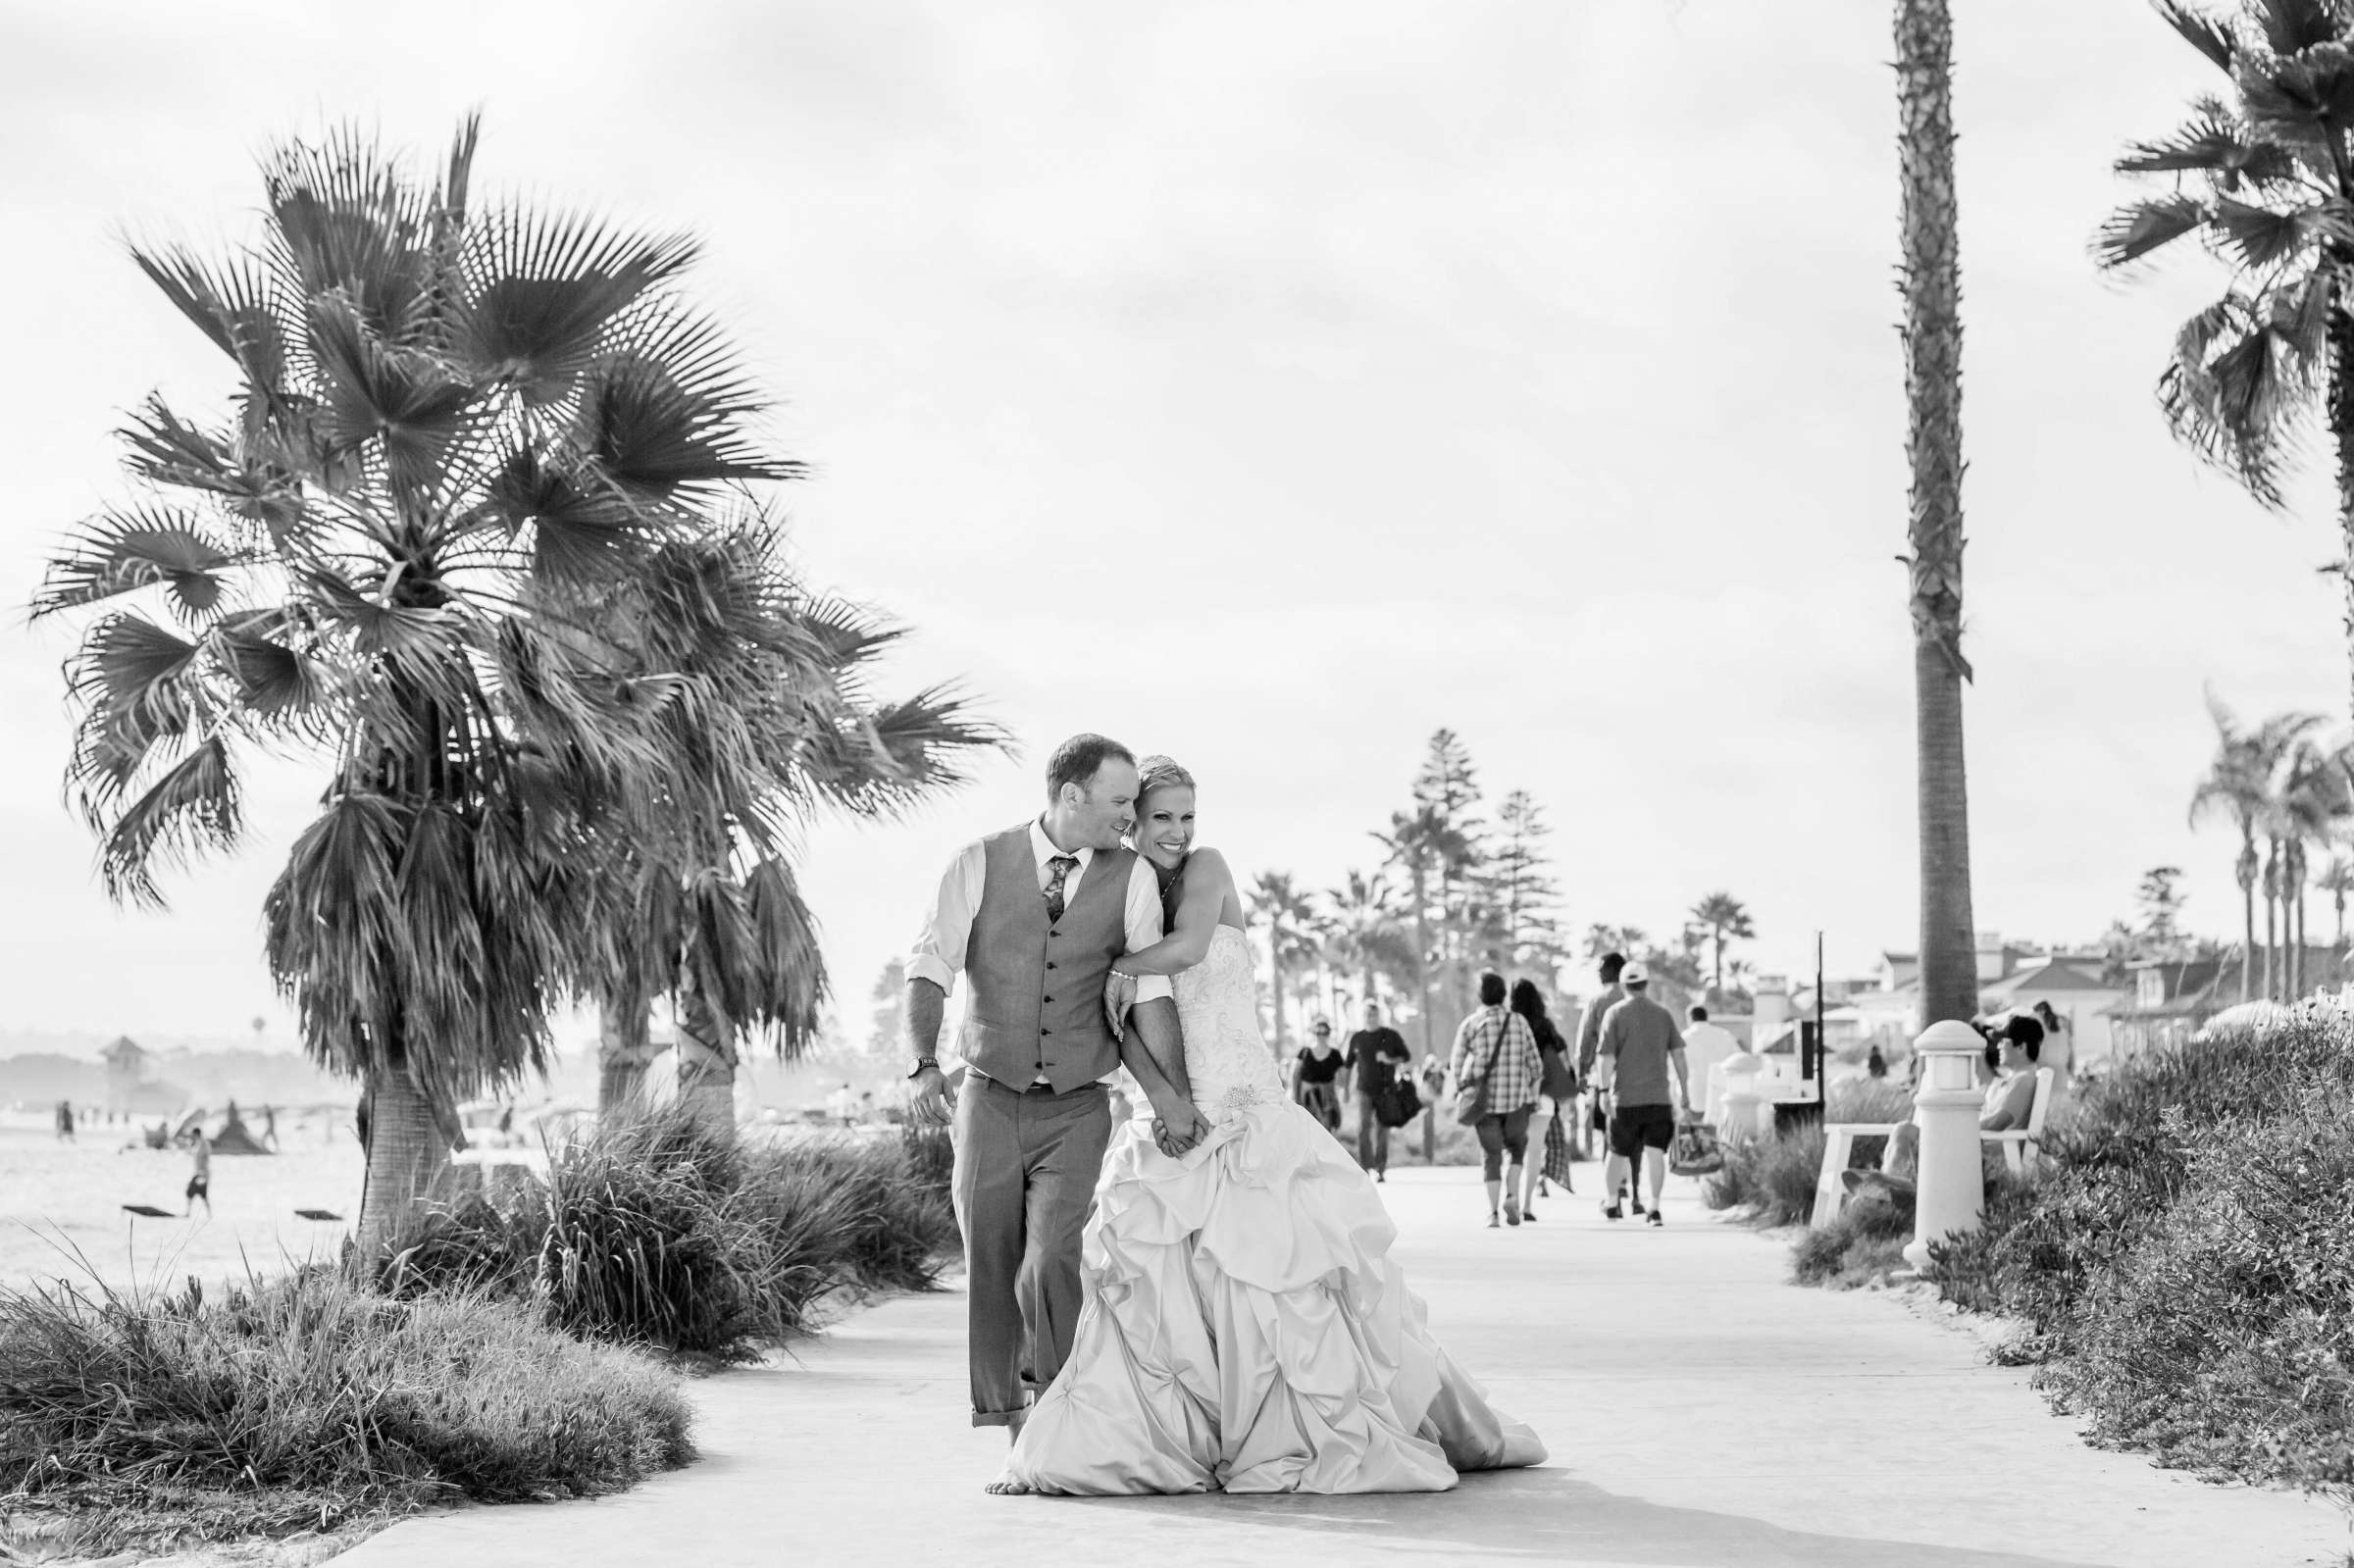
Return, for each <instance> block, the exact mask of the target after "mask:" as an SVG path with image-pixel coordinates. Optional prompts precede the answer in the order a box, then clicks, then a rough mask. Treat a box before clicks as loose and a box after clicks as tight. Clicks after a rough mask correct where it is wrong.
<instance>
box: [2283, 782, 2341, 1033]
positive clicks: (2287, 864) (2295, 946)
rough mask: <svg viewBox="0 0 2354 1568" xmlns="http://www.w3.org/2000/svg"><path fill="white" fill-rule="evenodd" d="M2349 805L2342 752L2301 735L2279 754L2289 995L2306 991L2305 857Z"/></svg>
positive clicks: (2324, 839) (2325, 839)
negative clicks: (2335, 751) (2280, 755)
mask: <svg viewBox="0 0 2354 1568" xmlns="http://www.w3.org/2000/svg"><path fill="white" fill-rule="evenodd" d="M2350 810H2354V799H2350V798H2349V789H2348V783H2347V777H2346V771H2345V758H2344V756H2343V755H2342V754H2331V753H2330V752H2328V751H2325V750H2324V749H2323V748H2322V747H2321V746H2319V745H2316V744H2315V743H2314V742H2313V741H2311V740H2310V739H2306V738H2304V737H2303V736H2302V735H2300V736H2299V737H2298V738H2297V740H2296V741H2295V743H2294V744H2292V745H2291V746H2289V747H2288V749H2287V752H2286V754H2285V755H2284V756H2283V758H2282V759H2281V766H2280V773H2279V779H2278V786H2277V793H2276V796H2275V800H2274V811H2273V816H2274V820H2275V821H2276V822H2277V824H2278V826H2279V829H2280V887H2281V926H2282V936H2284V938H2285V939H2286V941H2287V944H2288V962H2287V965H2286V968H2285V972H2284V974H2283V977H2282V978H2283V981H2284V984H2285V986H2286V994H2287V996H2289V997H2291V998H2293V997H2298V996H2302V995H2304V994H2305V990H2306V986H2305V949H2306V945H2307V943H2306V929H2305V889H2306V886H2307V885H2308V884H2309V883H2310V881H2311V880H2312V879H2311V877H2310V875H2309V871H2308V864H2307V858H2306V852H2307V848H2308V846H2309V845H2312V844H2317V843H2326V842H2328V839H2329V837H2330V835H2332V834H2333V833H2335V832H2336V830H2337V826H2338V824H2340V823H2341V822H2343V821H2344V820H2345V818H2346V816H2347V815H2348V813H2349V811H2350Z"/></svg>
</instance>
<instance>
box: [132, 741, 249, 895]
mask: <svg viewBox="0 0 2354 1568" xmlns="http://www.w3.org/2000/svg"><path fill="white" fill-rule="evenodd" d="M242 820H243V814H242V810H241V806H240V802H239V791H238V786H237V777H236V773H235V771H234V770H233V769H232V768H231V767H230V760H229V747H228V745H227V744H226V743H225V742H224V741H223V740H222V738H221V737H220V736H218V735H215V736H212V737H211V738H209V739H206V740H202V741H199V742H198V743H197V744H196V746H195V747H194V748H193V749H191V750H190V751H189V752H188V754H187V755H186V756H184V757H182V758H181V759H180V760H179V762H178V763H177V764H175V765H174V766H173V767H171V768H169V769H167V770H166V771H165V772H164V774H163V775H162V777H160V778H158V779H157V780H156V781H155V783H154V784H150V785H149V786H148V787H147V789H146V790H145V791H144V792H143V793H142V794H140V796H139V797H138V798H137V799H136V800H134V801H132V802H131V803H130V804H129V805H128V807H127V808H125V809H124V811H123V812H122V813H121V814H120V815H119V816H117V817H116V818H115V821H114V825H113V827H112V828H110V829H109V830H108V832H107V835H106V838H105V841H104V842H103V843H102V845H101V846H100V849H99V856H98V864H99V870H100V873H101V875H102V876H103V877H104V879H105V881H106V887H107V891H108V893H109V894H110V895H111V896H113V897H115V898H118V899H124V900H128V901H135V902H138V903H142V904H148V905H152V906H156V907H161V905H162V904H163V901H164V900H163V895H162V893H161V892H160V891H159V890H158V888H157V885H156V882H155V873H156V870H157V869H158V867H159V865H160V866H182V865H185V864H187V863H188V862H189V861H191V860H193V859H195V858H196V857H197V856H198V855H199V854H201V853H203V852H205V851H207V850H212V851H219V852H227V851H229V850H231V849H234V848H235V847H236V844H237V834H238V829H239V827H240V825H241V823H242Z"/></svg>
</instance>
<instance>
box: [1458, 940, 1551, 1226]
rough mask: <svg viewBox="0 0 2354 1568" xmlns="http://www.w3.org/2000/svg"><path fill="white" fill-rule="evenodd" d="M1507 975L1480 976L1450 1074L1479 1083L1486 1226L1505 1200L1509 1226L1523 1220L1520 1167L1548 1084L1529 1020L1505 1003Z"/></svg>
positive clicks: (1463, 1082) (1462, 1082) (1466, 1083)
mask: <svg viewBox="0 0 2354 1568" xmlns="http://www.w3.org/2000/svg"><path fill="white" fill-rule="evenodd" d="M1506 994H1507V992H1506V990H1505V985H1504V977H1503V976H1502V975H1499V974H1497V973H1496V972H1495V971H1494V970H1492V969H1491V970H1489V971H1488V972H1487V973H1485V974H1483V975H1481V976H1480V977H1479V1011H1478V1012H1476V1013H1473V1014H1472V1015H1471V1016H1470V1017H1469V1018H1466V1019H1464V1020H1463V1022H1462V1026H1461V1027H1460V1028H1458V1030H1457V1031H1456V1032H1455V1055H1454V1058H1453V1060H1452V1061H1450V1062H1449V1064H1448V1072H1449V1076H1451V1077H1452V1078H1454V1080H1455V1082H1456V1085H1457V1087H1458V1088H1471V1087H1474V1086H1476V1087H1477V1089H1478V1092H1479V1105H1480V1113H1479V1120H1478V1121H1477V1122H1476V1123H1475V1124H1473V1131H1474V1132H1476V1133H1477V1134H1478V1135H1479V1165H1480V1179H1481V1180H1482V1181H1484V1182H1485V1183H1486V1184H1487V1188H1488V1225H1489V1227H1490V1228H1491V1229H1493V1228H1494V1227H1495V1225H1496V1223H1497V1222H1496V1215H1497V1208H1498V1205H1499V1204H1500V1203H1501V1205H1502V1207H1503V1212H1504V1220H1505V1223H1506V1224H1509V1225H1518V1224H1519V1223H1520V1204H1519V1188H1520V1167H1521V1166H1522V1164H1523V1163H1525V1162H1526V1160H1527V1158H1528V1113H1529V1111H1530V1110H1531V1108H1533V1107H1534V1106H1535V1105H1536V1103H1537V1094H1538V1091H1539V1090H1540V1089H1541V1088H1542V1087H1544V1078H1545V1064H1544V1063H1543V1062H1542V1061H1540V1060H1539V1059H1538V1057H1537V1037H1536V1036H1535V1035H1534V1034H1532V1033H1530V1031H1529V1027H1528V1020H1527V1019H1525V1018H1522V1017H1521V1016H1520V1015H1519V1014H1518V1013H1515V1012H1513V1011H1511V1010H1510V1008H1508V1007H1506V1006H1505V1005H1504V1001H1505V996H1506Z"/></svg>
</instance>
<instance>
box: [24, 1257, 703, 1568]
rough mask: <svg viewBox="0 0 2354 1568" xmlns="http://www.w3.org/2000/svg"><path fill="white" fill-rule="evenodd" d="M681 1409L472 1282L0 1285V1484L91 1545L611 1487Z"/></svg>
mask: <svg viewBox="0 0 2354 1568" xmlns="http://www.w3.org/2000/svg"><path fill="white" fill-rule="evenodd" d="M688 1421H689V1408H688V1405H687V1401H686V1400H685V1398H684V1397H683V1396H682V1395H681V1393H680V1391H679V1389H678V1387H677V1383H676V1380H675V1378H673V1377H672V1375H670V1374H669V1373H667V1372H665V1371H663V1370H662V1369H660V1368H658V1367H655V1366H653V1365H651V1364H649V1363H647V1362H645V1361H643V1360H640V1359H639V1358H636V1357H632V1356H629V1355H627V1354H624V1353H621V1352H618V1351H614V1350H608V1349H604V1348H600V1347H597V1346H592V1345H586V1344H581V1343H579V1342H577V1341H575V1340H570V1339H567V1338H565V1337H564V1336H562V1335H558V1334H553V1333H550V1332H549V1331H548V1330H547V1329H546V1328H544V1327H543V1326H541V1325H540V1324H539V1323H537V1321H535V1320H534V1318H533V1317H532V1316H531V1315H530V1314H529V1313H527V1312H525V1311H523V1310H521V1309H520V1308H518V1307H517V1306H515V1305H513V1304H511V1303H502V1302H496V1301H490V1300H486V1299H484V1298H483V1297H481V1296H480V1295H470V1294H457V1293H448V1294H440V1295H434V1296H426V1297H422V1298H419V1299H415V1300H400V1299H395V1298H392V1297H388V1296H384V1295H380V1294H376V1293H373V1292H370V1291H366V1290H361V1289H359V1288H357V1287H355V1286H353V1285H351V1284H350V1283H349V1282H348V1281H346V1280H345V1279H344V1278H343V1277H342V1276H341V1275H340V1274H339V1273H338V1272H336V1271H334V1270H332V1269H328V1268H321V1267H312V1268H305V1269H302V1270H300V1271H298V1272H296V1273H294V1274H292V1275H290V1276H288V1277H285V1278H283V1279H280V1280H276V1281H272V1282H269V1283H267V1284H263V1283H257V1282H252V1281H249V1282H248V1283H247V1285H246V1286H245V1287H244V1288H242V1289H237V1290H230V1291H229V1292H228V1293H227V1294H226V1295H225V1296H224V1297H223V1298H222V1299H221V1300H219V1301H218V1302H212V1301H208V1300H206V1299H205V1296H204V1292H203V1290H202V1289H201V1288H200V1287H199V1286H198V1285H197V1284H196V1283H195V1282H193V1281H191V1282H190V1283H189V1285H188V1287H187V1288H186V1290H183V1291H180V1292H179V1293H176V1294H165V1293H154V1292H129V1293H120V1292H117V1291H115V1290H111V1289H109V1288H108V1287H106V1286H105V1285H103V1284H98V1285H96V1287H95V1292H94V1293H91V1292H85V1291H83V1290H79V1289H77V1288H76V1287H74V1286H72V1285H67V1284H57V1285H51V1286H47V1287H43V1288H40V1289H36V1290H0V1492H12V1493H14V1494H15V1496H16V1498H17V1500H18V1501H19V1502H20V1503H23V1504H26V1505H29V1506H30V1507H31V1508H32V1509H34V1510H36V1511H43V1510H48V1511H55V1510H66V1509H70V1510H72V1511H73V1518H72V1521H71V1522H72V1527H73V1528H72V1539H73V1543H74V1544H75V1545H76V1547H77V1549H81V1550H86V1551H100V1550H112V1549H119V1548H121V1547H123V1546H126V1545H130V1544H140V1545H149V1546H153V1545H160V1544H165V1543H170V1542H173V1541H177V1540H184V1539H189V1538H196V1539H220V1538H229V1537H238V1536H247V1535H252V1534H255V1533H271V1534H286V1533H290V1532H293V1531H296V1530H303V1529H332V1528H334V1527H335V1526H337V1525H340V1524H344V1523H347V1522H350V1521H352V1520H355V1519H358V1518H362V1517H365V1516H367V1515H369V1514H372V1513H382V1512H397V1511H403V1510H407V1509H413V1508H416V1507H420V1506H424V1505H426V1504H429V1503H435V1502H449V1501H454V1500H457V1499H460V1498H468V1499H473V1500H475V1501H481V1502H499V1501H514V1500H522V1499H528V1498H547V1497H561V1496H585V1495H593V1494H595V1493H599V1492H612V1491H615V1490H617V1489H619V1488H622V1487H626V1486H629V1485H631V1484H633V1483H634V1482H636V1481H638V1480H640V1478H642V1477H644V1476H646V1475H648V1474H650V1473H652V1472H654V1471H656V1470H660V1469H664V1468H667V1467H670V1466H674V1465H677V1464H681V1463H684V1462H685V1461H686V1459H687V1458H688V1457H689V1456H690V1447H689V1443H688Z"/></svg>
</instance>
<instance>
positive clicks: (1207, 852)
mask: <svg viewBox="0 0 2354 1568" xmlns="http://www.w3.org/2000/svg"><path fill="white" fill-rule="evenodd" d="M1197 878H1199V879H1200V881H1198V882H1197V881H1196V879H1197ZM1185 879H1186V881H1187V882H1189V883H1194V885H1196V886H1200V885H1203V883H1208V884H1212V885H1218V884H1223V885H1225V886H1228V887H1232V886H1233V885H1234V868H1232V867H1231V866H1229V865H1227V864H1226V857H1225V856H1224V855H1222V854H1220V853H1219V852H1218V851H1217V850H1215V849H1197V850H1195V851H1194V852H1193V853H1192V854H1191V855H1189V856H1187V857H1186V862H1185Z"/></svg>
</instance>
